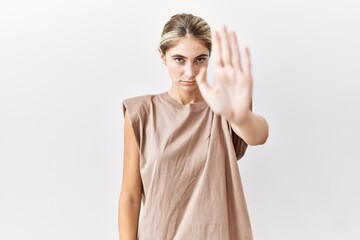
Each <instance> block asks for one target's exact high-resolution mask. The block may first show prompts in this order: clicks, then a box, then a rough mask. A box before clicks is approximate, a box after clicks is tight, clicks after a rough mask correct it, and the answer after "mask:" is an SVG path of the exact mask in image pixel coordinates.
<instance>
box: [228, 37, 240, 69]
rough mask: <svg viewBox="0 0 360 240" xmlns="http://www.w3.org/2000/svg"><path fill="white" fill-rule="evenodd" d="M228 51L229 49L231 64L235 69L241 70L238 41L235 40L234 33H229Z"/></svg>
mask: <svg viewBox="0 0 360 240" xmlns="http://www.w3.org/2000/svg"><path fill="white" fill-rule="evenodd" d="M230 49H231V64H232V65H233V66H234V67H235V68H238V69H240V71H242V69H241V61H240V51H239V46H238V41H237V38H236V33H235V32H231V34H230Z"/></svg>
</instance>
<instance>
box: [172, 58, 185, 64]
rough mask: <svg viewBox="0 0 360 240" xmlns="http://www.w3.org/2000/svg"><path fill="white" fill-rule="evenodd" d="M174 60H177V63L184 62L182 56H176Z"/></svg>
mask: <svg viewBox="0 0 360 240" xmlns="http://www.w3.org/2000/svg"><path fill="white" fill-rule="evenodd" d="M174 60H175V62H177V63H182V62H184V59H182V58H174Z"/></svg>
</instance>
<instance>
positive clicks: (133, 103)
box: [122, 96, 146, 149]
mask: <svg viewBox="0 0 360 240" xmlns="http://www.w3.org/2000/svg"><path fill="white" fill-rule="evenodd" d="M145 102H146V98H145V96H139V97H133V98H128V99H124V100H123V101H122V106H123V116H124V117H125V112H126V111H127V112H128V115H129V118H130V121H131V126H132V129H133V132H134V136H135V140H136V144H137V146H138V149H140V146H141V138H142V131H143V123H144V116H145V114H144V108H145Z"/></svg>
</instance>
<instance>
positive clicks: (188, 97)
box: [119, 14, 268, 240]
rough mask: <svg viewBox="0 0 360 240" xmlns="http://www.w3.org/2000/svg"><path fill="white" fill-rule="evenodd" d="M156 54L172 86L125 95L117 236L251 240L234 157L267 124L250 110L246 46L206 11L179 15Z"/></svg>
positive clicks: (255, 141)
mask: <svg viewBox="0 0 360 240" xmlns="http://www.w3.org/2000/svg"><path fill="white" fill-rule="evenodd" d="M212 41H213V42H212ZM212 48H213V49H212ZM159 53H160V57H161V60H162V62H163V63H164V64H165V65H166V67H167V70H168V72H169V76H170V79H171V81H172V85H171V88H170V89H169V90H168V91H166V92H162V93H159V94H156V95H144V96H136V97H132V98H128V99H125V100H124V101H123V110H124V117H125V127H124V160H123V181H122V188H121V193H120V198H119V235H120V239H121V240H130V239H133V240H135V239H140V240H155V239H156V240H170V239H179V240H183V239H194V240H195V239H196V240H199V239H201V240H202V239H209V240H227V239H229V240H249V239H252V231H251V224H250V220H249V216H248V211H247V206H246V202H245V198H244V193H243V189H242V183H241V179H240V174H239V169H238V165H237V160H239V159H240V158H241V157H242V156H243V155H244V153H245V150H246V148H247V145H259V144H263V143H265V142H266V139H267V137H268V125H267V122H266V120H265V119H264V118H263V117H262V116H260V115H257V114H255V113H253V112H252V76H251V69H250V55H249V50H248V48H245V49H244V51H242V54H243V58H242V59H241V57H240V51H239V48H238V43H237V39H236V35H235V33H234V32H228V31H227V29H226V27H223V28H221V29H220V30H219V31H216V32H215V33H214V34H213V35H212V36H211V32H210V27H209V26H208V24H207V23H206V22H205V21H204V20H203V19H201V18H200V17H197V16H194V15H191V14H177V15H175V16H173V17H171V19H170V20H169V21H168V22H167V23H166V24H165V26H164V29H163V32H162V36H161V41H160V47H159ZM210 54H211V58H213V60H214V63H215V74H214V76H211V77H214V80H215V81H214V84H212V85H211V86H210V85H209V84H208V83H207V80H206V70H207V67H208V63H209V58H210ZM141 203H142V205H141ZM141 206H142V207H141ZM140 209H141V220H140V223H139V225H138V221H139V215H140Z"/></svg>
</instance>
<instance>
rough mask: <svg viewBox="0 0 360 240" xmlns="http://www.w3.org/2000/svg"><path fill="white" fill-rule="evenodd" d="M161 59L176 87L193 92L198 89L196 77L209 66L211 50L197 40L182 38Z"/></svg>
mask: <svg viewBox="0 0 360 240" xmlns="http://www.w3.org/2000/svg"><path fill="white" fill-rule="evenodd" d="M161 57H162V59H163V62H164V64H165V65H166V66H167V70H168V73H169V76H170V78H171V80H172V83H173V84H174V85H175V87H179V88H181V89H182V90H185V91H193V90H195V89H197V84H196V77H197V76H198V74H199V71H200V69H201V68H203V67H205V68H207V66H208V63H209V50H208V49H207V48H206V46H205V45H204V43H203V42H202V41H201V40H199V39H197V38H193V37H182V38H180V39H179V40H177V42H176V43H175V45H174V46H173V47H171V48H169V49H168V50H167V51H166V53H165V55H164V54H161Z"/></svg>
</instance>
